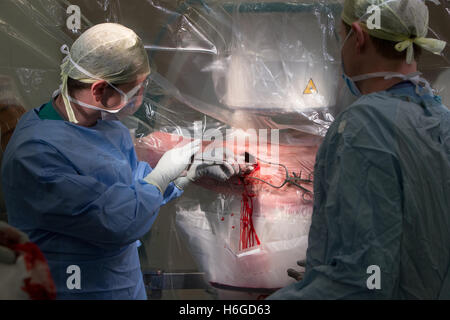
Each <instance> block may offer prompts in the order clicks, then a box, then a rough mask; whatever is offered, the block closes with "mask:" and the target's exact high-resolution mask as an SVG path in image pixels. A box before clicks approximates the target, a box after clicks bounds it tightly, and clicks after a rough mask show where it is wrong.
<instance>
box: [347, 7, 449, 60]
mask: <svg viewBox="0 0 450 320" xmlns="http://www.w3.org/2000/svg"><path fill="white" fill-rule="evenodd" d="M373 5H376V6H378V8H379V9H380V11H379V12H380V16H379V17H380V20H379V22H380V24H379V26H378V27H380V29H376V28H368V25H367V23H366V22H367V20H368V19H369V18H370V17H371V16H373V15H374V14H375V12H374V11H372V10H368V9H370V7H371V6H373ZM368 11H369V12H368ZM342 20H343V21H344V22H345V23H347V24H348V25H351V24H352V23H353V22H355V21H360V23H361V25H362V27H363V28H364V29H365V30H366V31H367V32H368V33H369V34H370V35H371V36H373V37H375V38H379V39H383V40H388V41H393V42H397V44H396V45H395V49H396V50H397V51H399V52H402V51H404V50H407V55H406V61H407V63H408V64H410V63H412V61H413V60H414V46H413V44H414V43H415V44H416V45H418V46H420V47H422V48H424V49H425V50H428V51H430V52H432V53H434V54H440V53H441V52H442V51H443V50H444V48H445V46H446V42H445V41H441V40H438V39H431V38H425V37H426V35H427V33H428V20H429V14H428V7H427V6H426V5H425V3H424V2H423V0H345V3H344V11H343V13H342Z"/></svg>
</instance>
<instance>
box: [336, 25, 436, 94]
mask: <svg viewBox="0 0 450 320" xmlns="http://www.w3.org/2000/svg"><path fill="white" fill-rule="evenodd" d="M352 33H353V29H351V30H350V32H349V33H348V35H347V37H346V38H345V40H344V42H343V43H342V47H341V57H342V58H341V59H342V78H343V79H344V81H345V84H346V85H347V87H348V89H349V90H350V92H351V93H352V94H353V95H354V96H356V97H361V96H362V93H361V91H360V90H359V88H358V86H357V85H356V82H359V81H363V80H367V79H373V78H384V79H385V80H389V79H392V78H400V79H402V80H408V81H411V82H412V83H414V84H415V85H416V93H417V94H418V95H419V96H423V95H425V94H428V95H431V96H433V95H434V92H433V89H432V88H431V85H430V83H429V82H428V81H427V80H425V79H424V78H422V77H420V76H421V75H422V73H421V72H413V73H410V74H406V75H405V74H402V73H398V72H374V73H367V74H362V75H359V76H355V77H349V76H348V75H347V74H346V73H345V65H344V59H343V55H342V50H343V49H344V45H345V43H346V42H347V40H348V39H349V38H350V36H351V34H352ZM420 84H422V85H423V86H421V85H420Z"/></svg>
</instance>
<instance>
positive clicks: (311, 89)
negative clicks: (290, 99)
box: [303, 79, 318, 94]
mask: <svg viewBox="0 0 450 320" xmlns="http://www.w3.org/2000/svg"><path fill="white" fill-rule="evenodd" d="M313 93H318V91H317V88H316V85H315V84H314V81H313V79H309V82H308V85H307V86H306V89H305V91H303V94H313Z"/></svg>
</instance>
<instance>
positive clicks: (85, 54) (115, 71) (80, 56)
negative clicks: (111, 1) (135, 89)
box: [61, 23, 150, 123]
mask: <svg viewBox="0 0 450 320" xmlns="http://www.w3.org/2000/svg"><path fill="white" fill-rule="evenodd" d="M62 50H63V52H64V53H66V54H67V57H66V58H65V59H64V61H63V64H62V65H61V80H62V87H61V93H62V97H63V100H64V104H65V106H66V110H67V114H68V116H69V121H71V122H74V123H77V120H76V118H75V114H74V113H73V110H72V107H71V106H70V102H69V100H68V91H67V80H68V78H72V79H74V80H78V81H80V82H82V83H94V82H96V81H98V80H105V81H107V82H108V83H111V84H123V83H128V82H132V81H134V80H135V79H136V78H137V77H138V76H140V75H145V74H149V73H150V64H149V61H148V56H147V52H146V51H145V48H144V45H143V43H142V40H141V39H140V38H139V37H138V36H137V35H136V33H135V32H134V31H133V30H131V29H128V28H126V27H124V26H122V25H120V24H116V23H102V24H98V25H95V26H93V27H92V28H90V29H88V30H87V31H86V32H84V33H83V34H82V35H81V36H80V37H79V38H78V39H77V40H76V41H75V42H74V43H73V45H72V48H71V49H70V52H69V50H68V48H67V46H63V48H62Z"/></svg>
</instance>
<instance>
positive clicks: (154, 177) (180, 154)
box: [144, 140, 201, 194]
mask: <svg viewBox="0 0 450 320" xmlns="http://www.w3.org/2000/svg"><path fill="white" fill-rule="evenodd" d="M200 145H201V141H200V140H195V141H193V142H191V143H188V144H186V145H184V146H183V147H181V148H176V149H172V150H169V151H167V152H166V153H165V154H164V155H163V156H162V158H161V159H160V160H159V162H158V164H157V165H156V167H155V168H154V169H153V171H152V172H151V173H150V174H149V175H148V176H147V177H145V178H144V180H145V181H146V182H147V183H150V184H153V185H155V186H156V187H157V188H158V189H159V190H160V191H161V193H162V194H164V192H165V190H166V189H167V186H168V185H169V183H171V182H172V181H174V180H175V179H176V178H178V177H179V176H180V175H181V174H182V173H183V171H185V170H186V169H187V168H188V166H189V164H190V163H191V158H192V156H193V155H194V154H195V153H197V152H198V151H199V150H200Z"/></svg>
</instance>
